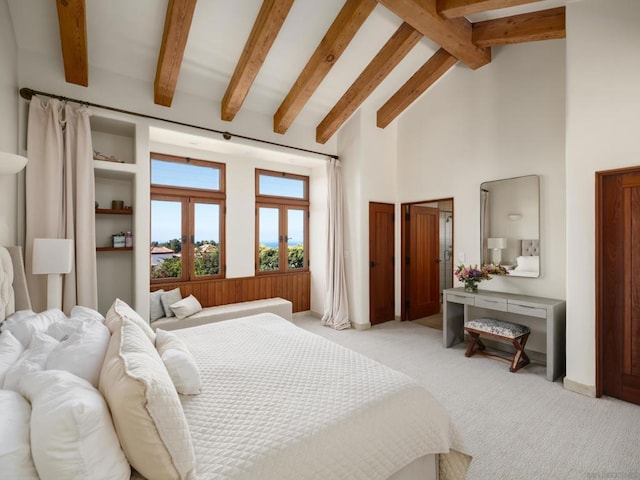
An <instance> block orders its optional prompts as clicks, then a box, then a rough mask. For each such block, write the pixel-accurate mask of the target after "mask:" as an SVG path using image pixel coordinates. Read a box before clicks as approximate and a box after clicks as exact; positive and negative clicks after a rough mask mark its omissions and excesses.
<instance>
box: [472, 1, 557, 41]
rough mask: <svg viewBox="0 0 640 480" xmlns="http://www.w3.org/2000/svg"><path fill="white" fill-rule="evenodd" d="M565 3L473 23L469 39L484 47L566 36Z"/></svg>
mask: <svg viewBox="0 0 640 480" xmlns="http://www.w3.org/2000/svg"><path fill="white" fill-rule="evenodd" d="M565 24H566V22H565V7H558V8H552V9H550V10H542V11H539V12H531V13H525V14H522V15H515V16H513V17H505V18H497V19H495V20H486V21H484V22H478V23H474V24H473V41H474V42H475V43H477V44H478V45H482V46H484V47H491V46H494V45H507V44H512V43H523V42H535V41H538V40H552V39H555V38H565V37H566V36H567V31H566V26H565Z"/></svg>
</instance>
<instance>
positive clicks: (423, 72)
mask: <svg viewBox="0 0 640 480" xmlns="http://www.w3.org/2000/svg"><path fill="white" fill-rule="evenodd" d="M457 62H458V59H457V58H456V57H454V56H453V55H451V54H450V53H449V52H447V51H446V50H445V49H444V48H441V49H439V50H438V51H437V52H436V53H435V54H434V55H433V56H432V57H431V58H430V59H429V60H428V61H427V63H425V64H424V65H423V66H422V67H420V69H419V70H418V71H417V72H416V73H414V74H413V75H412V76H411V78H410V79H409V80H407V82H406V83H405V84H404V85H403V86H402V87H400V89H399V90H398V91H397V92H396V93H395V94H394V95H393V96H392V97H391V98H390V99H389V100H387V102H386V103H385V104H384V105H383V106H382V107H380V109H379V110H378V113H377V118H376V125H378V127H380V128H385V127H386V126H387V125H389V124H390V123H391V122H393V121H394V120H395V119H396V117H397V116H398V115H400V114H401V113H402V112H404V110H405V109H406V108H407V107H408V106H409V105H411V104H412V103H413V102H414V101H415V100H416V99H417V98H418V97H419V96H420V95H422V94H423V93H424V92H425V91H426V90H427V88H429V87H430V86H431V85H433V84H434V83H435V81H436V80H438V79H439V78H440V77H441V76H442V75H444V74H445V73H446V72H447V71H448V70H449V69H450V68H451V67H453V66H454V65H455V64H456V63H457Z"/></svg>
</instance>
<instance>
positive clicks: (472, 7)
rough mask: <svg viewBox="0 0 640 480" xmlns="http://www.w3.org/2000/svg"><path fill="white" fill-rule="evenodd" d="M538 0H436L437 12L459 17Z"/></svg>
mask: <svg viewBox="0 0 640 480" xmlns="http://www.w3.org/2000/svg"><path fill="white" fill-rule="evenodd" d="M539 1H540V0H438V12H440V15H442V16H444V17H446V18H459V17H465V16H467V15H472V14H474V13H480V12H486V11H487V10H498V9H500V8H507V7H516V6H518V5H525V4H527V3H534V2H539Z"/></svg>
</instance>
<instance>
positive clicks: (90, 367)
mask: <svg viewBox="0 0 640 480" xmlns="http://www.w3.org/2000/svg"><path fill="white" fill-rule="evenodd" d="M110 339H111V333H109V329H108V328H107V327H106V326H105V325H104V324H103V323H101V322H97V321H95V320H89V321H84V322H82V323H81V324H80V327H79V328H78V329H77V330H76V331H75V332H73V333H72V334H71V335H70V336H69V338H67V339H66V340H63V341H62V342H60V344H59V345H57V346H56V347H55V348H54V349H53V351H52V352H51V354H50V355H49V358H48V359H47V365H46V368H47V370H66V371H67V372H71V373H73V374H74V375H77V376H78V377H80V378H84V379H85V380H86V381H88V382H89V383H90V384H91V385H93V386H94V387H97V386H98V379H99V378H100V369H101V368H102V362H103V361H104V356H105V354H106V353H107V347H108V346H109V340H110Z"/></svg>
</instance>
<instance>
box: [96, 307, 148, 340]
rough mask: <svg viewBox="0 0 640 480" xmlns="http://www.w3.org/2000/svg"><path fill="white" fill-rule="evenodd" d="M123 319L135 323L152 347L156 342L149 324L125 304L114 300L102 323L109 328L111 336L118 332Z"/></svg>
mask: <svg viewBox="0 0 640 480" xmlns="http://www.w3.org/2000/svg"><path fill="white" fill-rule="evenodd" d="M123 319H129V320H130V321H132V322H133V323H135V324H136V325H137V326H138V328H140V330H142V331H143V332H144V333H145V335H146V336H147V337H148V338H149V340H151V344H152V345H153V344H154V343H155V341H156V334H155V333H154V331H153V330H152V329H151V327H150V326H149V322H147V321H145V320H144V319H143V318H142V317H141V316H140V315H138V313H137V312H136V311H135V310H134V309H133V308H131V307H130V306H129V305H127V304H126V303H125V302H123V301H122V300H120V299H119V298H116V300H115V301H114V302H113V305H111V308H110V309H109V311H108V312H107V318H106V319H105V321H104V324H105V325H106V326H107V327H108V328H109V331H110V332H111V333H112V334H113V333H114V332H115V331H116V330H118V329H119V328H120V326H121V324H122V320H123Z"/></svg>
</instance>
